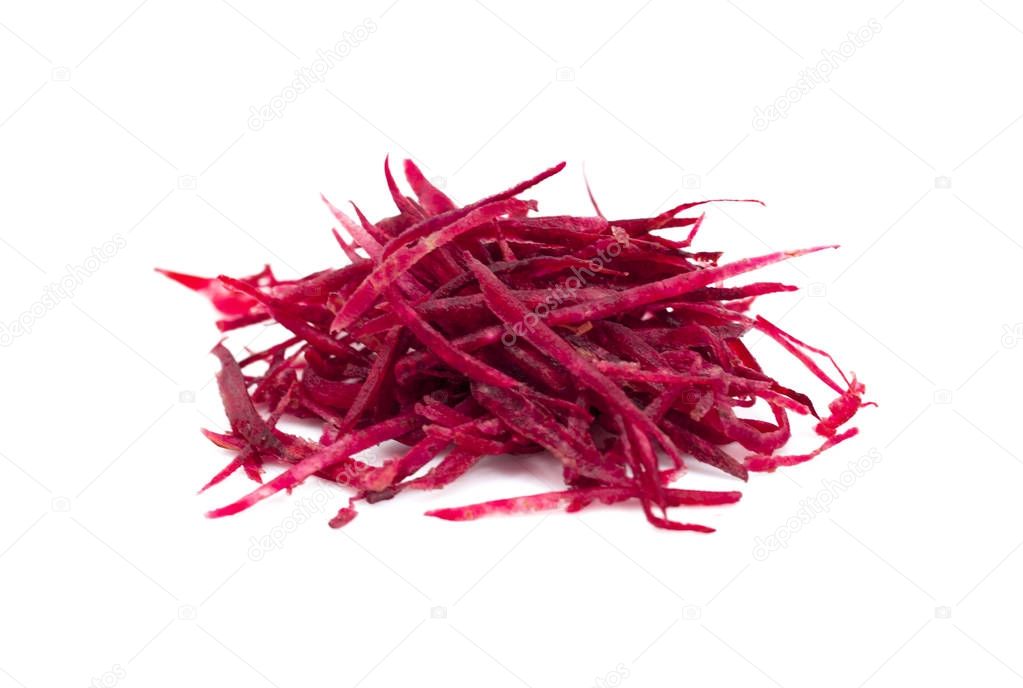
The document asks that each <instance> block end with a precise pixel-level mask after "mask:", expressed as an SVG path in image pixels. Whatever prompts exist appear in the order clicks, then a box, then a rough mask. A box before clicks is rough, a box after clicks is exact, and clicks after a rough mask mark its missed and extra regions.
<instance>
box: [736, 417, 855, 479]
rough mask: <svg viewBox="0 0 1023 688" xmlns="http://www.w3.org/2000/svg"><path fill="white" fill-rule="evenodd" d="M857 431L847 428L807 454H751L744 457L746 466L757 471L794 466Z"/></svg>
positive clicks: (844, 439) (853, 434)
mask: <svg viewBox="0 0 1023 688" xmlns="http://www.w3.org/2000/svg"><path fill="white" fill-rule="evenodd" d="M858 433H859V430H858V429H857V428H849V429H848V430H844V431H843V432H840V433H838V434H837V435H832V436H831V437H829V438H827V439H826V440H825V441H824V443H823V444H821V445H820V446H819V447H817V448H816V449H814V450H813V451H812V452H810V453H808V454H793V455H790V456H773V455H770V454H752V455H750V456H747V457H746V459H745V463H746V468H748V469H749V470H751V471H757V472H764V471H766V472H771V471H774V470H775V469H777V468H779V467H780V466H795V465H797V464H801V463H803V462H805V461H809V460H810V459H812V458H814V457H815V456H818V455H819V454H820V453H821V452H823V451H825V450H827V449H830V448H831V447H833V446H835V445H836V444H838V443H840V442H844V441H846V440H847V439H849V438H851V437H855V436H856V435H857V434H858Z"/></svg>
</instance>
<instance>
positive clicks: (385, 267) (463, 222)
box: [330, 199, 522, 333]
mask: <svg viewBox="0 0 1023 688" xmlns="http://www.w3.org/2000/svg"><path fill="white" fill-rule="evenodd" d="M521 203H522V201H517V200H514V199H511V200H507V201H500V202H497V203H493V204H490V205H487V206H482V207H480V208H479V209H477V210H474V211H472V212H471V213H469V214H468V215H466V216H464V217H463V218H461V219H459V220H456V221H455V222H453V223H451V224H450V225H448V226H446V227H444V228H442V229H440V230H438V231H437V232H435V233H434V234H430V235H428V236H425V237H423V238H422V239H421V240H420V241H419V242H418V243H417V244H415V245H413V246H410V247H407V248H403V249H399V250H397V251H395V252H394V253H392V254H391V255H390V256H388V257H387V258H385V259H383V260H382V261H381V262H380V264H379V265H378V266H377V267H376V268H375V269H374V270H373V272H371V273H370V274H369V276H368V277H366V279H365V280H363V281H362V283H361V284H360V285H359V286H358V287H357V288H356V290H355V291H354V292H353V293H352V295H351V297H349V299H348V300H347V301H346V302H345V303H344V305H343V306H342V307H341V310H339V311H338V312H337V315H336V316H335V317H334V322H332V323H331V326H330V331H331V332H335V333H336V332H340V331H341V330H343V329H345V328H346V327H348V326H349V325H351V324H352V323H353V322H354V321H355V319H356V318H358V317H359V316H360V315H362V314H363V313H365V312H366V311H367V310H368V309H369V308H370V306H372V304H373V301H374V300H375V299H376V298H377V297H378V296H379V295H380V292H381V291H382V290H383V289H384V288H385V287H386V286H387V285H388V284H390V283H391V282H394V281H395V280H397V279H398V278H399V277H400V276H401V275H403V274H404V273H406V272H407V271H408V270H409V269H411V268H412V266H413V265H415V264H416V263H417V262H418V261H420V260H422V259H423V258H424V257H425V256H427V255H429V254H430V253H431V252H432V251H433V250H434V249H436V248H438V247H440V246H444V245H445V244H447V243H449V242H451V241H453V240H455V239H456V238H458V237H459V236H461V235H462V234H465V233H466V232H468V231H471V230H473V229H476V228H477V227H479V226H480V225H482V224H484V223H486V222H489V221H490V220H493V219H495V218H497V217H500V216H501V215H505V214H507V213H508V212H510V211H511V210H512V209H513V208H515V207H516V206H517V205H521Z"/></svg>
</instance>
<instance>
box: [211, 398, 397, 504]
mask: <svg viewBox="0 0 1023 688" xmlns="http://www.w3.org/2000/svg"><path fill="white" fill-rule="evenodd" d="M416 425H417V423H416V419H415V416H414V415H413V414H404V415H400V416H396V417H394V418H390V419H388V420H385V421H382V422H380V423H377V424H375V425H371V426H369V427H366V428H362V429H361V430H356V431H355V432H352V433H350V434H348V435H345V436H344V437H342V438H341V439H339V440H338V441H337V442H335V443H334V444H331V445H330V446H327V447H324V448H323V449H321V450H320V451H318V452H316V453H315V454H312V455H311V456H308V457H306V458H305V459H303V460H302V461H301V462H299V463H297V464H295V465H294V466H292V467H291V468H289V469H288V470H287V471H285V472H284V473H281V474H280V475H278V476H277V477H276V478H274V479H273V480H271V481H270V482H268V483H266V484H264V485H262V486H260V487H259V488H258V489H256V490H253V491H252V492H250V493H249V494H248V495H246V496H245V497H242V498H241V499H239V500H237V501H236V502H233V503H231V504H228V505H227V506H223V507H220V508H219V509H214V510H212V511H209V512H207V514H206V515H207V516H208V517H210V518H220V517H221V516H230V515H231V514H236V513H238V512H239V511H244V510H245V509H248V508H249V507H250V506H252V505H253V504H255V503H257V502H261V501H262V500H264V499H266V498H267V497H270V496H271V495H274V494H276V493H277V492H280V491H281V490H284V489H287V488H291V487H294V486H295V485H298V484H299V483H300V482H302V481H303V480H305V479H306V478H308V477H309V476H310V475H312V474H314V473H316V472H317V471H320V470H323V469H324V468H328V467H330V466H332V465H333V464H335V463H338V462H339V461H343V460H344V459H346V458H348V457H350V456H351V455H352V454H355V453H357V452H360V451H362V450H363V449H367V448H368V447H372V446H374V445H376V444H379V443H381V442H383V441H385V440H390V439H394V438H395V437H399V436H400V435H403V434H404V433H406V432H408V431H410V430H412V429H414V428H415V427H416Z"/></svg>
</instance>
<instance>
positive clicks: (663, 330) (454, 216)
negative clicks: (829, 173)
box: [160, 161, 865, 532]
mask: <svg viewBox="0 0 1023 688" xmlns="http://www.w3.org/2000/svg"><path fill="white" fill-rule="evenodd" d="M384 167H385V178H386V181H387V186H388V190H389V191H390V194H391V197H392V198H393V200H394V203H395V206H396V207H397V209H398V211H399V212H398V214H397V215H394V216H392V217H387V218H384V219H383V220H380V221H379V222H376V223H372V222H370V221H369V220H368V219H366V217H365V215H363V213H362V212H361V211H360V210H359V209H358V208H357V207H355V206H354V205H353V208H354V210H355V214H356V216H357V218H358V219H357V220H354V219H352V218H350V217H349V216H348V215H346V214H345V213H344V212H343V211H342V210H340V209H338V208H337V207H335V206H334V205H332V204H331V203H330V202H329V201H327V200H326V199H323V200H324V202H325V203H326V204H327V206H328V208H329V209H330V211H331V213H332V214H333V216H334V217H335V218H336V219H337V220H338V222H339V223H340V224H341V228H342V229H343V230H344V231H345V232H347V234H348V235H349V237H350V239H349V238H346V237H345V236H344V235H343V234H342V233H341V232H339V231H338V230H336V229H335V230H334V236H335V238H336V240H337V242H338V243H339V245H340V248H341V251H342V253H343V254H344V255H345V256H346V258H347V263H348V264H347V265H345V266H344V267H340V268H336V269H327V270H323V271H321V272H317V273H314V274H312V275H309V276H307V277H303V278H301V279H296V280H280V279H278V278H277V277H275V276H274V274H273V272H272V271H271V270H270V268H269V267H267V268H265V269H264V270H263V271H262V272H259V273H257V274H255V275H252V276H249V277H243V278H239V279H235V278H230V277H226V276H221V277H218V278H203V277H196V276H192V275H185V274H182V273H178V272H171V271H165V270H160V272H162V273H163V274H165V275H166V276H168V277H170V278H172V279H174V280H175V281H177V282H180V283H181V284H183V285H185V286H186V287H189V288H191V289H193V290H195V291H197V292H199V293H201V294H203V295H205V296H206V297H208V298H209V299H210V300H211V301H212V303H213V305H214V306H215V307H216V308H217V310H218V311H219V312H220V313H221V316H222V317H221V319H220V320H218V322H217V325H218V327H219V328H220V329H221V330H222V331H225V332H227V331H230V330H233V329H236V328H239V327H245V326H248V325H252V324H256V323H262V322H266V321H272V322H275V323H277V324H278V325H281V326H282V327H283V328H284V329H286V330H288V331H289V332H290V335H291V336H290V337H289V338H288V339H286V340H285V341H283V342H281V343H279V344H277V345H275V346H272V347H269V348H268V349H265V350H263V351H258V352H254V353H250V354H249V355H248V356H247V357H246V358H244V359H243V360H241V361H237V360H236V359H235V358H234V357H233V356H232V355H231V353H230V352H229V351H228V350H227V349H226V348H225V347H224V346H223V345H222V344H218V345H217V346H216V347H215V348H214V350H213V353H214V354H215V355H216V356H217V358H218V359H219V360H220V364H221V370H220V373H218V375H217V381H218V384H219V388H220V394H221V397H222V399H223V403H224V409H225V412H226V415H227V418H228V421H229V423H230V426H231V431H230V432H229V433H214V432H211V431H204V434H205V435H206V436H207V437H208V438H209V439H210V440H211V441H212V442H213V443H214V444H216V445H217V446H220V447H223V448H226V449H229V450H231V451H233V452H235V456H234V458H233V459H232V460H231V462H229V463H228V465H227V466H226V467H225V468H223V469H222V470H221V471H219V472H218V473H217V474H216V475H215V476H214V477H213V478H212V479H211V480H210V481H209V483H207V485H206V486H205V487H204V488H203V489H204V490H205V489H207V488H209V487H211V486H213V485H216V484H217V483H219V482H221V481H223V480H224V479H225V478H227V477H228V476H230V475H231V474H232V473H234V472H235V471H237V470H238V469H242V470H243V472H245V473H246V474H247V475H248V476H249V477H250V478H252V479H254V480H256V481H257V482H260V483H262V484H261V485H260V486H259V487H258V488H257V489H256V490H254V491H253V492H251V493H249V494H248V495H246V496H245V497H243V498H241V499H239V500H237V501H235V502H233V503H231V504H229V505H227V506H224V507H222V508H219V509H215V510H213V511H211V512H209V514H208V515H209V516H211V517H219V516H226V515H229V514H234V513H237V512H239V511H242V510H244V509H247V508H248V507H250V506H252V505H253V504H255V503H256V502H258V501H260V500H262V499H265V498H266V497H269V496H271V495H273V494H275V493H277V492H279V491H281V490H290V489H291V488H292V487H294V486H296V485H298V484H299V483H301V482H303V481H304V480H305V479H307V478H308V477H310V476H313V475H315V476H317V477H319V478H321V479H324V480H328V481H332V482H335V483H339V484H342V485H346V486H348V487H350V488H352V489H353V490H354V494H353V496H352V498H351V499H350V500H349V502H348V504H347V505H346V506H344V507H343V508H341V509H340V510H339V512H338V514H337V516H335V517H334V518H333V519H332V520H331V521H330V525H331V526H333V527H340V526H342V525H345V524H346V523H348V522H350V521H351V520H352V519H353V518H355V515H356V510H355V503H356V502H366V503H370V504H371V503H375V502H379V501H382V500H386V499H391V498H393V497H395V496H396V495H398V494H399V493H401V492H402V491H403V490H406V489H414V490H422V489H437V488H441V487H443V486H445V485H448V484H450V483H451V482H452V481H454V480H457V479H458V478H459V477H461V476H462V475H463V474H464V473H466V472H467V471H469V470H470V469H471V468H472V467H473V466H474V465H475V464H476V463H477V462H478V461H479V460H480V459H481V458H483V457H484V456H487V455H500V456H502V457H504V458H502V460H506V461H514V460H515V458H514V457H515V456H516V455H523V454H529V453H534V452H537V451H541V450H546V451H547V452H548V453H549V454H550V455H551V456H552V457H554V459H556V460H557V461H559V462H560V463H561V465H562V468H563V475H564V480H565V483H566V486H567V489H565V490H561V491H555V492H547V493H543V494H536V495H529V496H522V497H512V498H509V499H499V500H495V501H490V502H484V503H480V504H473V505H469V506H461V507H454V508H442V509H436V510H433V511H429V512H427V514H428V515H430V516H435V517H438V518H441V519H445V520H449V521H464V520H472V519H476V518H479V517H481V516H486V515H489V514H499V513H515V512H527V511H535V510H540V509H556V508H562V507H563V508H565V509H566V510H567V511H578V510H580V509H583V508H585V507H587V506H589V505H591V504H593V503H598V502H599V503H604V504H612V503H616V502H623V501H626V500H633V499H635V500H638V501H639V503H640V505H641V506H642V508H643V511H644V513H645V514H646V517H647V519H648V520H649V521H650V522H651V523H653V524H654V525H656V526H658V527H662V528H668V529H673V530H694V531H699V532H709V531H711V530H712V529H711V528H708V527H707V526H702V525H696V524H688V523H681V522H678V521H675V520H672V519H671V518H669V516H668V509H669V508H674V507H682V506H699V505H720V504H730V503H733V502H736V501H738V500H739V498H740V496H741V495H740V493H739V492H735V491H727V492H707V491H696V490H683V489H677V488H673V487H670V485H671V483H672V482H673V481H674V480H676V479H678V478H679V477H680V476H681V474H682V473H683V472H684V470H685V460H686V457H687V456H689V457H692V459H694V460H696V461H700V462H703V463H705V464H707V465H709V466H713V467H714V468H716V469H718V470H721V471H723V472H724V473H727V474H729V475H732V476H735V477H736V478H739V479H741V480H746V479H747V476H748V472H749V471H772V470H774V469H776V468H777V467H779V466H791V465H795V464H798V463H801V462H803V461H807V460H809V459H812V458H814V457H815V456H817V455H818V454H820V453H821V452H822V451H824V450H826V449H828V448H830V447H832V446H834V445H836V444H838V443H839V442H842V441H844V440H846V439H848V438H850V437H852V436H854V435H855V434H856V429H855V428H846V429H844V430H843V429H842V426H844V425H845V424H846V423H847V422H848V421H849V420H850V419H852V417H853V416H854V415H855V414H856V412H857V411H858V410H859V409H860V408H862V407H863V406H864V405H865V404H864V402H863V401H862V398H863V394H864V386H863V384H862V383H860V382H859V381H857V380H856V377H855V376H851V378H850V377H846V375H845V374H844V373H843V372H842V370H841V369H840V368H839V367H838V365H837V364H836V363H835V362H834V360H833V359H832V358H831V356H829V355H828V354H827V353H825V352H824V351H822V350H820V349H817V348H814V347H812V346H810V345H808V344H806V343H804V342H802V341H801V340H799V339H796V338H795V337H793V336H792V335H790V334H788V333H787V332H785V331H783V330H782V329H780V328H779V327H777V326H776V325H774V324H772V323H770V322H768V321H767V320H765V319H764V318H762V317H759V316H751V315H748V314H747V313H748V311H749V309H750V307H751V305H752V303H753V302H754V300H755V299H756V298H758V297H760V296H763V295H766V294H773V293H779V292H786V291H792V290H794V289H795V287H793V286H790V285H785V284H779V283H773V282H754V283H750V284H746V285H740V286H723V285H722V284H721V283H722V282H723V281H724V280H727V279H730V278H733V277H736V276H739V275H742V274H744V273H747V272H751V271H753V270H756V269H758V268H761V267H765V266H768V265H771V264H774V263H778V262H780V261H784V260H788V259H790V258H794V257H797V256H803V255H806V254H809V253H813V252H815V251H820V250H822V249H825V248H833V247H829V246H821V247H816V248H810V249H802V250H795V251H781V252H776V253H771V254H767V255H764V256H759V257H755V258H746V259H743V260H739V261H735V262H731V263H725V264H720V265H719V264H718V261H719V259H720V257H721V254H720V253H717V252H693V251H691V250H690V249H689V247H690V245H691V243H692V241H693V240H694V238H695V237H696V234H697V231H698V230H699V229H700V228H701V226H702V223H703V215H698V216H695V217H692V216H682V213H685V212H686V211H689V210H692V209H693V208H695V207H697V206H699V205H702V204H704V203H709V202H711V201H700V202H696V203H685V204H682V205H679V206H676V207H675V208H672V209H671V210H669V211H666V212H664V213H661V214H659V215H657V216H655V217H651V218H634V219H623V220H607V219H606V218H605V217H604V215H603V214H602V213H601V212H600V209H599V207H598V206H597V204H596V201H595V200H593V196H592V193H590V190H589V185H588V184H587V193H588V194H589V196H590V200H591V201H592V202H593V207H594V210H595V212H596V213H597V214H596V216H595V217H571V216H565V215H556V216H537V215H535V214H534V213H535V211H536V209H537V207H536V203H535V202H533V201H529V200H522V199H520V198H518V195H519V194H521V193H522V192H524V191H526V190H528V189H529V188H531V187H533V186H535V185H536V184H539V183H540V182H542V181H543V180H545V179H547V178H548V177H550V176H552V175H554V174H557V173H558V172H560V171H561V170H562V168H563V167H564V163H561V164H559V165H557V166H555V167H552V168H551V169H549V170H546V171H544V172H542V173H540V174H539V175H537V176H535V177H533V178H531V179H529V180H526V181H524V182H522V183H520V184H517V185H515V186H513V187H511V188H510V189H508V190H507V191H504V192H501V193H498V194H495V195H493V196H490V197H488V198H485V199H482V200H480V201H477V202H475V203H471V204H469V205H466V206H458V205H456V204H455V203H454V202H453V201H452V200H451V199H450V198H448V196H446V195H445V194H444V193H443V192H441V191H440V190H439V189H437V188H436V187H434V186H433V185H432V184H431V183H430V182H429V181H428V180H427V179H426V177H425V176H424V175H423V174H422V172H421V171H420V170H419V168H417V167H416V165H415V164H414V163H412V162H411V161H405V164H404V172H405V177H406V179H407V181H408V183H409V185H410V186H411V188H412V190H413V193H414V197H409V196H405V195H403V193H402V191H401V189H400V188H399V186H398V184H397V182H396V181H395V179H394V177H393V176H392V175H391V171H390V167H389V165H388V164H387V162H386V161H385V165H384ZM671 228H689V229H688V233H687V236H686V237H685V238H684V239H681V240H678V239H671V238H668V237H665V236H662V235H660V234H655V233H654V232H655V231H658V230H664V229H671ZM753 329H755V330H758V331H760V332H762V333H763V334H764V335H766V336H767V337H769V338H770V339H773V340H774V341H775V342H777V343H778V344H779V345H781V347H782V348H784V349H785V350H786V351H788V352H789V353H790V354H792V355H793V356H794V357H795V358H796V359H797V360H799V361H800V362H801V363H802V364H803V365H804V366H805V367H806V368H807V369H808V370H809V371H810V372H811V373H813V374H814V375H815V376H816V377H817V378H819V379H820V380H821V381H822V382H823V383H824V384H825V385H827V386H828V387H830V388H831V389H832V390H833V391H834V392H836V393H837V394H838V396H837V398H835V399H834V400H833V401H831V402H830V404H829V406H828V411H829V413H828V415H826V416H825V417H824V418H820V417H819V416H818V415H817V412H816V410H815V409H814V406H813V404H812V403H811V401H810V399H809V398H808V397H807V396H806V395H804V394H801V393H799V392H796V391H794V390H792V389H789V388H788V387H786V386H784V385H782V384H780V383H779V382H778V381H776V380H775V379H774V378H773V377H771V376H769V375H768V374H766V373H765V372H764V371H763V369H762V368H761V366H760V364H759V363H758V361H757V360H756V359H755V358H754V357H753V355H752V354H751V353H750V351H749V350H748V349H747V348H746V346H745V345H744V344H743V342H742V339H741V338H742V336H743V335H744V334H745V333H747V332H748V331H750V330H753ZM821 360H824V361H827V362H829V363H830V364H831V365H832V366H833V367H834V368H835V369H836V370H837V372H838V378H839V379H838V380H836V379H834V378H833V377H832V376H831V375H829V374H828V373H826V372H825V371H824V369H823V368H822V367H821V365H820V364H819V361H821ZM757 404H759V405H761V406H762V407H763V408H766V409H767V410H768V411H769V415H770V418H771V420H764V419H763V418H760V417H757V414H756V413H754V412H752V411H746V409H750V408H751V407H753V406H754V405H757ZM259 409H265V416H264V413H261V412H260V410H259ZM790 413H791V414H795V415H796V416H813V417H815V418H816V419H817V423H816V427H815V429H816V432H817V434H818V435H820V436H821V437H822V438H823V439H822V441H821V444H820V445H819V446H818V447H817V448H816V449H813V450H811V451H809V452H807V453H803V454H794V455H784V454H781V453H780V451H781V450H782V448H783V447H784V446H785V445H786V443H787V442H788V440H789V438H790V434H791V430H790V425H789V414H790ZM761 415H762V414H761ZM282 417H292V418H301V419H307V420H309V419H311V420H314V421H316V422H318V423H320V424H321V426H322V433H321V436H320V438H319V440H317V441H312V440H307V439H304V438H301V437H298V436H295V435H293V434H290V433H287V432H284V431H283V430H281V429H279V428H278V427H277V423H278V421H279V420H280V419H281V418H282ZM388 440H396V441H398V442H400V443H402V444H404V445H406V446H407V447H408V449H407V451H405V452H404V453H403V454H401V455H399V456H396V457H394V458H391V459H388V460H386V461H385V462H384V463H383V465H379V466H375V465H370V464H367V463H365V462H362V461H359V460H357V459H355V458H353V456H354V455H355V454H357V453H358V452H360V451H362V450H364V449H367V448H370V447H373V446H376V445H378V444H380V443H382V442H386V441H388ZM732 444H735V445H738V447H740V448H742V449H744V450H746V452H747V453H746V454H745V455H743V454H742V453H741V452H740V453H737V452H734V451H732V452H726V451H725V450H724V449H723V447H724V446H725V445H732ZM662 455H663V456H664V457H665V458H666V460H667V463H665V461H664V460H662V458H661V457H662ZM268 462H269V463H274V464H279V465H284V466H286V469H285V470H284V471H283V472H281V473H279V474H278V475H277V476H276V477H274V478H273V479H271V480H269V481H268V482H265V483H263V482H262V480H263V479H262V473H263V466H264V465H265V464H266V463H268ZM431 464H432V465H431Z"/></svg>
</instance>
